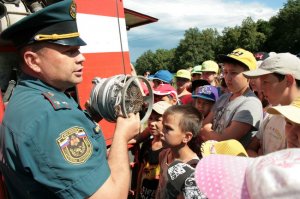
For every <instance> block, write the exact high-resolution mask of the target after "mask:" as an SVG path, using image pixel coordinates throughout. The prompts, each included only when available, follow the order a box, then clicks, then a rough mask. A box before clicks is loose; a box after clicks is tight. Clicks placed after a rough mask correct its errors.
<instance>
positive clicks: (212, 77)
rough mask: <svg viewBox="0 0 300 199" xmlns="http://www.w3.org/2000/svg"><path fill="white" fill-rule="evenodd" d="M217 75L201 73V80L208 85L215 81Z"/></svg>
mask: <svg viewBox="0 0 300 199" xmlns="http://www.w3.org/2000/svg"><path fill="white" fill-rule="evenodd" d="M216 77H217V74H216V73H215V72H202V79H204V80H206V81H208V82H209V83H210V84H211V83H212V82H213V81H215V78H216Z"/></svg>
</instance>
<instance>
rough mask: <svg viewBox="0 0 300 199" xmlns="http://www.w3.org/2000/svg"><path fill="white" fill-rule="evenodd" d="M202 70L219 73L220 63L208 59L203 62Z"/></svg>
mask: <svg viewBox="0 0 300 199" xmlns="http://www.w3.org/2000/svg"><path fill="white" fill-rule="evenodd" d="M201 71H202V72H215V73H217V74H218V73H219V65H218V64H217V63H216V62H214V61H212V60H207V61H205V62H203V63H202V69H201Z"/></svg>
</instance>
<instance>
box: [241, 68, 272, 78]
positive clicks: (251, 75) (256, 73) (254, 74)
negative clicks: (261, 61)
mask: <svg viewBox="0 0 300 199" xmlns="http://www.w3.org/2000/svg"><path fill="white" fill-rule="evenodd" d="M271 73H273V72H271V71H268V70H264V69H261V68H258V69H255V70H252V71H246V72H243V75H244V76H245V77H247V78H255V77H259V76H263V75H267V74H271Z"/></svg>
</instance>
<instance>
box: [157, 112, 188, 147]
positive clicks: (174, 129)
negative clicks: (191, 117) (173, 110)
mask: <svg viewBox="0 0 300 199" xmlns="http://www.w3.org/2000/svg"><path fill="white" fill-rule="evenodd" d="M181 117H182V115H180V114H169V115H166V116H165V117H164V118H163V134H162V137H161V140H162V141H163V144H164V145H166V146H167V147H170V148H175V147H176V146H179V145H181V144H182V141H183V139H184V137H185V133H184V132H182V131H181V129H180V128H179V122H180V120H181Z"/></svg>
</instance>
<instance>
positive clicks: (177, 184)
mask: <svg viewBox="0 0 300 199" xmlns="http://www.w3.org/2000/svg"><path fill="white" fill-rule="evenodd" d="M202 120H203V116H202V114H201V113H200V112H199V111H198V110H197V109H196V108H195V107H193V106H190V105H174V106H172V107H169V108H168V109H167V110H166V111H165V113H164V114H163V133H162V135H161V136H162V137H161V140H162V143H163V146H164V147H167V148H168V149H166V150H164V151H162V152H161V154H160V159H159V160H160V165H161V175H160V179H159V187H158V190H157V195H156V198H161V199H162V198H180V197H181V198H182V197H183V196H184V197H186V198H205V196H204V195H203V194H202V193H201V192H200V191H199V189H198V188H197V186H196V184H195V183H192V184H190V185H189V186H187V184H188V183H185V182H190V181H193V180H192V179H193V178H194V173H193V172H190V175H181V174H182V173H181V172H180V171H178V170H176V169H175V170H170V171H169V172H170V175H171V176H181V177H184V179H182V180H178V178H176V179H175V178H172V179H173V180H172V179H171V180H168V167H169V165H170V164H172V163H173V164H174V160H176V161H179V163H180V162H182V163H186V164H188V165H190V166H191V167H193V168H195V166H196V165H197V163H198V161H199V157H198V154H197V153H200V150H199V149H200V145H201V143H200V142H198V140H196V139H197V135H198V133H199V131H200V128H201V125H202ZM196 150H198V151H196ZM175 163H177V162H175ZM173 164H172V168H174V165H173Z"/></svg>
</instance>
